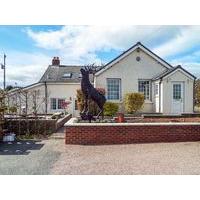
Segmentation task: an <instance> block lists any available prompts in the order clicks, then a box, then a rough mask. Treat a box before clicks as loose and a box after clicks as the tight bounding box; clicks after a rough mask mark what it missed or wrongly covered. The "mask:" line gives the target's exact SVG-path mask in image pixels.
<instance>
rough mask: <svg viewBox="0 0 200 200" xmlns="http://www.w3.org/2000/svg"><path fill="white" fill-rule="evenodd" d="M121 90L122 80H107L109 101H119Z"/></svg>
mask: <svg viewBox="0 0 200 200" xmlns="http://www.w3.org/2000/svg"><path fill="white" fill-rule="evenodd" d="M120 90H121V80H120V79H119V78H108V79H107V98H108V99H109V100H119V99H120Z"/></svg>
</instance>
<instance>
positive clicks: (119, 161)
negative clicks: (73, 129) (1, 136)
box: [0, 139, 200, 174]
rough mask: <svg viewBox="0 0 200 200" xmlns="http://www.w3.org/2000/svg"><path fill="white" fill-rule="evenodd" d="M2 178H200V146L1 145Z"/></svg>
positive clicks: (58, 142) (49, 142)
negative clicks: (135, 175) (97, 176)
mask: <svg viewBox="0 0 200 200" xmlns="http://www.w3.org/2000/svg"><path fill="white" fill-rule="evenodd" d="M0 174H200V142H188V143H154V144H130V145H102V146H81V145H65V144H64V140H61V139H59V140H55V139H50V140H43V141H23V142H20V143H17V142H16V143H14V144H8V143H6V144H2V143H0Z"/></svg>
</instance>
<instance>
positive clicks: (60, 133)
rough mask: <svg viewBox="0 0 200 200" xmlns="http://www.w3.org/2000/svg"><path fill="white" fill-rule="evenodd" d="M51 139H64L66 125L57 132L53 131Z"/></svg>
mask: <svg viewBox="0 0 200 200" xmlns="http://www.w3.org/2000/svg"><path fill="white" fill-rule="evenodd" d="M50 138H51V139H64V138H65V127H64V126H63V127H61V128H60V129H58V130H57V131H56V133H53V134H52V135H51V137H50Z"/></svg>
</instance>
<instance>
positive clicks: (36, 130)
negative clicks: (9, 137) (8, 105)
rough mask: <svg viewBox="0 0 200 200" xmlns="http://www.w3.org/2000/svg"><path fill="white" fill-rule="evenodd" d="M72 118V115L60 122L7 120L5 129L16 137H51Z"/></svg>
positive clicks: (61, 119) (55, 120) (53, 120)
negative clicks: (50, 135)
mask: <svg viewBox="0 0 200 200" xmlns="http://www.w3.org/2000/svg"><path fill="white" fill-rule="evenodd" d="M70 118H71V114H68V115H65V116H64V117H63V118H60V119H58V120H57V119H50V118H49V119H44V118H37V119H32V118H29V119H24V118H6V119H5V127H6V129H8V131H9V132H14V133H15V134H16V135H27V134H28V135H49V134H52V133H54V132H55V131H56V130H58V129H59V128H60V127H62V126H63V125H64V124H65V123H66V122H67V121H68V120H69V119H70Z"/></svg>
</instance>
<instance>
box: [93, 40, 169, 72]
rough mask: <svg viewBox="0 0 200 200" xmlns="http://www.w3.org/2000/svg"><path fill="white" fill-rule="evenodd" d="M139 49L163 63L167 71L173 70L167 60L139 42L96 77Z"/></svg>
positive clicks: (108, 64)
mask: <svg viewBox="0 0 200 200" xmlns="http://www.w3.org/2000/svg"><path fill="white" fill-rule="evenodd" d="M138 48H140V49H141V50H143V51H144V52H145V53H146V54H148V55H149V56H151V57H152V58H154V59H155V60H156V61H158V62H159V63H161V64H162V65H163V66H164V67H165V68H166V69H171V68H173V67H172V65H170V64H169V63H167V62H166V61H165V60H163V59H162V58H160V57H159V56H158V55H156V54H155V53H153V52H152V51H151V50H150V49H148V48H147V47H145V46H144V45H143V44H141V43H140V42H138V43H136V44H135V45H134V46H132V47H131V48H129V49H128V50H126V51H125V52H124V53H122V54H120V55H119V56H118V57H116V58H115V59H113V60H111V61H110V62H109V63H107V64H106V65H105V66H104V67H103V68H102V69H101V70H99V71H98V72H97V73H96V74H95V76H98V75H100V74H101V73H103V72H104V71H106V70H107V69H109V68H110V67H112V66H113V65H114V64H116V63H117V62H119V61H120V60H122V59H123V58H125V57H126V56H128V55H129V54H131V53H132V52H133V51H135V50H136V49H138Z"/></svg>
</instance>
